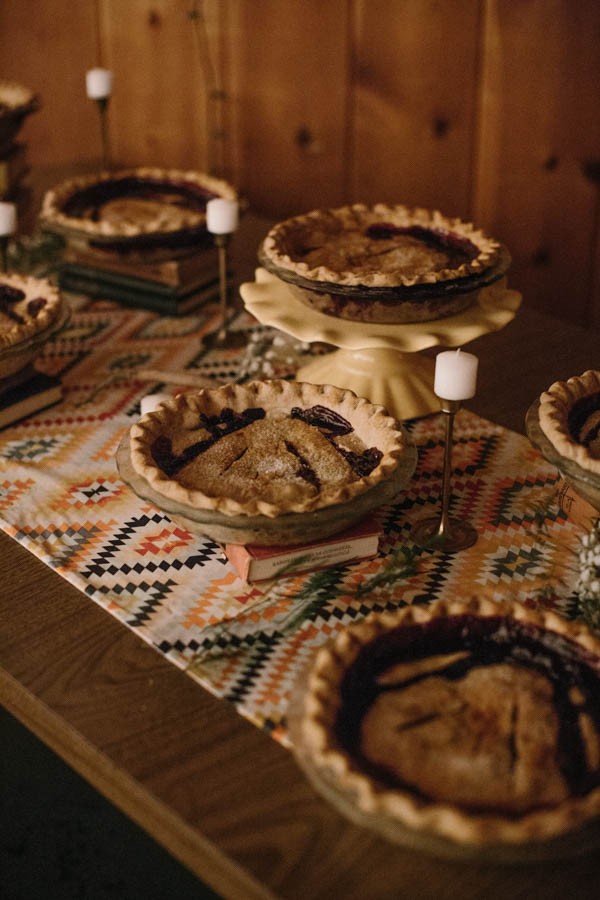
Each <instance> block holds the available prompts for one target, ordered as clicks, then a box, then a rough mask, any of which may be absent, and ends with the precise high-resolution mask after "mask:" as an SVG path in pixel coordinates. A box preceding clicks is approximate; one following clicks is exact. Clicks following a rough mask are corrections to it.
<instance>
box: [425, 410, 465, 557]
mask: <svg viewBox="0 0 600 900" xmlns="http://www.w3.org/2000/svg"><path fill="white" fill-rule="evenodd" d="M440 405H441V410H442V413H443V415H444V416H445V419H446V423H445V425H446V427H445V432H446V433H445V444H444V467H443V471H442V508H441V511H440V515H439V516H432V517H431V518H427V519H422V520H421V521H420V522H417V524H416V525H415V527H414V528H413V530H412V534H411V537H412V539H413V541H414V542H415V544H417V546H419V547H424V548H426V549H433V550H443V551H444V552H445V553H457V552H458V551H459V550H466V549H467V547H472V546H473V544H474V543H475V542H476V541H477V531H476V530H475V529H474V528H473V527H472V525H469V523H468V522H463V521H461V520H460V519H454V518H451V517H450V512H449V510H450V493H451V491H450V475H451V472H452V445H453V433H454V417H455V415H456V413H457V412H458V410H459V409H460V401H459V400H440Z"/></svg>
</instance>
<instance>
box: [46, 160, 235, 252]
mask: <svg viewBox="0 0 600 900" xmlns="http://www.w3.org/2000/svg"><path fill="white" fill-rule="evenodd" d="M215 197H227V198H230V199H235V197H236V192H235V190H234V189H233V188H232V187H231V186H230V185H229V184H227V183H226V182H225V181H221V180H219V179H216V178H213V177H212V176H209V175H206V174H204V173H202V172H194V171H179V170H175V169H158V168H135V169H124V170H122V171H118V172H102V173H99V174H95V175H88V176H82V177H79V178H73V179H70V180H68V181H65V182H63V183H62V184H59V185H57V186H56V187H54V188H52V189H51V190H49V191H47V193H46V195H45V197H44V200H43V204H42V211H41V220H42V222H43V224H44V225H45V227H46V228H48V229H50V230H55V231H59V232H63V233H65V234H67V235H71V234H77V235H82V236H84V237H86V238H87V239H88V240H89V241H90V242H91V243H92V244H93V243H94V242H99V243H101V244H102V245H103V246H104V247H106V245H114V247H115V249H119V248H121V247H122V248H123V249H126V248H129V247H130V246H131V245H132V244H134V245H136V246H137V245H139V246H148V247H151V246H152V245H153V244H155V243H157V242H159V241H161V242H164V241H165V239H169V240H171V241H174V242H175V243H177V242H179V243H182V242H183V243H187V244H188V245H190V246H195V247H196V248H197V242H198V237H199V236H201V235H206V233H207V232H206V204H207V202H208V200H211V199H213V198H215ZM194 241H195V243H194Z"/></svg>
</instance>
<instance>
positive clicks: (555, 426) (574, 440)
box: [539, 369, 600, 475]
mask: <svg viewBox="0 0 600 900" xmlns="http://www.w3.org/2000/svg"><path fill="white" fill-rule="evenodd" d="M539 422H540V428H541V429H542V431H543V432H544V434H545V435H546V437H547V438H548V440H549V441H550V442H551V443H552V445H553V446H554V448H555V449H556V450H557V451H558V452H559V453H560V454H561V456H563V457H566V458H567V459H570V460H572V461H573V462H575V463H577V464H578V465H579V466H581V467H582V468H583V469H587V470H588V471H590V472H593V473H594V474H596V475H600V371H595V370H592V369H589V370H588V371H587V372H584V373H583V374H582V375H576V376H573V377H572V378H569V379H568V380H567V381H556V382H554V384H552V385H551V386H550V387H549V388H548V390H547V391H545V392H544V393H543V394H542V395H541V397H540V407H539Z"/></svg>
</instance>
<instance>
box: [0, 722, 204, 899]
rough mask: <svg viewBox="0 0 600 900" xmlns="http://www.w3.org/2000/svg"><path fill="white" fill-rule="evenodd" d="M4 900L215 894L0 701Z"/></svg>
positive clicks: (0, 839) (0, 833)
mask: <svg viewBox="0 0 600 900" xmlns="http://www.w3.org/2000/svg"><path fill="white" fill-rule="evenodd" d="M0 743H1V746H2V751H1V753H0V784H1V785H2V789H1V790H2V798H1V805H2V815H1V822H0V872H2V876H1V877H2V888H1V891H0V893H1V894H2V897H3V898H4V900H38V898H39V900H42V898H43V900H49V898H52V900H75V898H76V900H103V898H118V900H140V898H142V897H143V898H144V900H162V898H165V900H166V898H170V897H185V898H186V900H218V896H217V894H215V893H213V892H212V891H211V890H210V888H208V887H206V886H205V885H203V884H202V883H201V882H200V881H198V879H196V878H195V877H194V876H193V875H192V874H191V873H190V872H188V871H187V869H185V868H184V867H183V866H181V865H179V863H178V862H177V861H176V860H174V859H173V857H171V856H170V855H169V854H168V853H167V852H166V851H165V850H163V849H162V848H161V847H159V846H158V845H157V844H156V843H155V842H154V841H153V840H152V839H151V838H150V837H149V836H148V835H146V834H145V832H143V831H142V830H141V829H139V828H138V827H137V826H136V825H134V824H133V823H132V822H131V821H130V820H129V819H127V817H126V816H124V815H123V814H122V813H121V812H120V811H119V810H117V809H116V808H115V807H114V806H112V804H110V803H109V802H108V801H107V800H105V799H104V798H103V797H101V796H100V794H98V793H97V792H96V791H95V790H94V789H93V788H92V787H91V786H90V785H88V784H87V782H85V781H84V780H83V779H81V778H80V777H79V776H78V775H77V774H76V773H75V772H74V771H73V770H72V769H70V768H69V767H68V766H67V765H66V764H65V763H63V761H62V760H61V759H60V758H59V757H58V756H56V755H55V754H54V753H53V752H52V751H51V750H49V749H48V748H47V747H46V746H45V745H44V744H42V743H41V742H40V741H38V740H37V738H35V737H34V736H33V735H31V734H30V732H28V731H27V729H25V728H24V727H23V726H22V725H21V724H20V723H19V722H18V721H17V720H16V719H14V718H13V717H12V716H11V715H9V714H8V713H7V712H6V711H5V710H4V709H2V708H1V707H0Z"/></svg>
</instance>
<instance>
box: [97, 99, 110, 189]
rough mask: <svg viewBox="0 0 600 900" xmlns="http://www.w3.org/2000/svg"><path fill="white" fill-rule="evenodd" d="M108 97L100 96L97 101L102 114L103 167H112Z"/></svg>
mask: <svg viewBox="0 0 600 900" xmlns="http://www.w3.org/2000/svg"><path fill="white" fill-rule="evenodd" d="M108 101H109V98H108V97H98V98H97V99H96V103H97V105H98V112H99V114H100V140H101V142H102V168H103V169H104V170H106V171H108V170H109V169H110V152H109V145H108Z"/></svg>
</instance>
